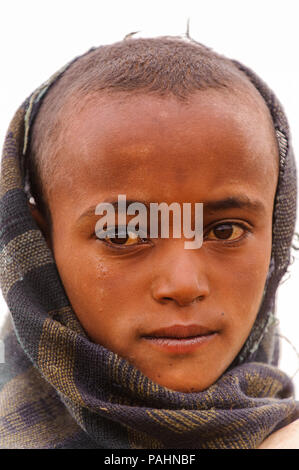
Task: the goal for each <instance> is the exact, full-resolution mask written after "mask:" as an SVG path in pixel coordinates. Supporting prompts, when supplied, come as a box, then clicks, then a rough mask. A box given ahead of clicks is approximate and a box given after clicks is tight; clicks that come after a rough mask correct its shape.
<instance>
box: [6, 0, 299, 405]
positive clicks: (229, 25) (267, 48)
mask: <svg viewBox="0 0 299 470" xmlns="http://www.w3.org/2000/svg"><path fill="white" fill-rule="evenodd" d="M298 14H299V2H298V1H297V0H284V1H283V2H282V1H281V0H279V1H278V0H250V1H249V0H208V1H206V0H205V1H202V0H197V1H196V0H189V1H188V0H184V1H176V0H172V1H170V0H159V1H157V0H151V1H147V0H146V1H144V0H139V1H136V0H125V1H124V0H118V1H115V0H114V1H113V0H109V1H107V0H106V1H101V0H97V1H96V0H84V1H83V0H59V1H57V0H51V1H48V0H26V1H24V0H9V1H1V2H0V57H1V74H0V141H1V145H2V143H3V139H4V136H5V132H6V130H7V127H8V124H9V121H10V119H11V118H12V116H13V113H14V112H15V111H16V109H17V107H18V106H19V105H20V104H21V103H22V102H23V100H24V99H25V98H26V97H27V96H28V95H29V94H30V93H31V92H32V91H33V90H34V89H35V88H36V87H37V86H39V85H40V84H41V83H42V82H43V81H45V80H46V79H47V78H48V77H49V76H50V75H52V73H54V72H55V71H56V70H58V69H59V68H60V67H61V66H62V65H64V64H65V63H66V62H68V61H69V60H70V59H72V58H73V57H75V56H77V55H80V54H82V53H83V52H85V51H87V50H88V49H89V48H90V47H92V46H98V45H101V44H107V43H111V42H115V41H118V40H121V39H123V37H124V36H125V35H126V34H128V33H130V32H133V31H140V33H139V36H143V37H146V36H147V37H149V36H160V35H183V34H184V33H185V31H186V25H187V19H188V18H190V35H191V36H192V37H193V38H194V39H196V40H197V41H199V42H201V43H203V44H205V45H207V46H209V47H212V48H213V49H214V50H215V51H217V52H220V53H222V54H224V55H226V56H228V57H231V58H234V59H237V60H239V61H240V62H243V63H244V65H247V66H249V67H250V68H252V69H253V70H254V71H255V72H256V73H258V74H259V75H260V77H261V78H263V79H264V80H265V81H266V83H268V85H269V86H270V87H271V88H272V89H273V91H274V92H275V93H276V95H277V96H278V98H279V99H280V101H281V103H282V104H283V106H284V108H285V111H286V113H287V116H288V119H289V122H290V126H291V131H292V136H293V146H294V149H295V154H296V158H297V162H298V159H299V135H298V126H299V86H298V83H299V65H298V52H297V48H298V44H299V28H298ZM297 230H298V224H297ZM298 231H299V230H298ZM296 257H297V260H295V263H294V264H293V265H292V267H291V269H290V278H289V279H288V280H287V281H286V282H285V283H283V284H282V285H281V287H280V289H279V295H278V317H279V320H280V332H281V334H282V335H283V336H285V337H286V338H287V339H282V342H281V347H282V356H281V362H280V367H281V369H283V370H284V371H286V372H287V373H288V374H289V375H290V376H293V374H295V372H296V370H297V369H298V357H297V355H296V353H295V351H294V348H296V349H297V351H299V315H298V303H299V260H298V258H299V252H298V254H297V255H296ZM6 309H7V308H6V304H5V302H4V300H3V299H2V297H1V295H0V323H1V319H2V318H3V315H4V313H5V311H6ZM289 342H291V343H292V345H293V346H291V345H290V343H289ZM294 381H295V384H296V396H297V398H298V396H299V372H298V373H297V375H296V376H295V379H294Z"/></svg>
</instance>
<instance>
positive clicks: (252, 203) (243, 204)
mask: <svg viewBox="0 0 299 470" xmlns="http://www.w3.org/2000/svg"><path fill="white" fill-rule="evenodd" d="M106 202H107V201H106ZM134 202H140V203H142V204H144V205H145V206H146V208H147V209H150V203H149V202H148V201H137V200H127V201H126V206H127V207H128V206H129V205H130V204H132V203H134ZM110 204H111V205H112V206H113V207H114V208H115V209H116V210H117V207H118V202H117V201H112V202H110ZM96 207H97V206H90V207H88V209H86V211H84V212H83V213H82V214H81V215H80V216H79V218H78V220H77V222H79V221H81V220H82V219H84V218H86V217H95V216H96V213H95V210H96ZM203 208H204V210H205V211H207V212H216V211H221V210H226V209H248V210H250V211H253V212H259V213H261V214H264V213H266V208H265V206H264V204H263V202H262V201H260V200H258V199H254V200H253V199H250V198H249V197H248V196H247V195H243V194H242V195H238V196H229V197H227V198H224V199H219V200H217V201H207V202H204V203H203Z"/></svg>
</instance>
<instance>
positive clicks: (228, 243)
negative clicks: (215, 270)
mask: <svg viewBox="0 0 299 470" xmlns="http://www.w3.org/2000/svg"><path fill="white" fill-rule="evenodd" d="M221 226H231V227H238V228H241V229H242V230H243V233H242V234H241V235H240V236H239V237H237V238H235V239H233V240H227V239H221V238H216V236H215V238H214V239H209V238H207V236H206V235H203V240H204V241H208V242H216V243H222V244H223V245H225V246H231V247H233V246H238V245H239V244H240V243H241V242H242V241H243V240H244V239H245V238H247V236H248V235H249V234H250V233H251V231H252V230H251V229H250V228H249V227H248V226H247V225H245V224H243V223H241V222H236V221H227V220H225V221H220V222H217V224H214V225H213V226H211V227H209V229H208V230H206V234H210V233H211V232H212V231H213V230H215V229H217V228H219V227H221ZM126 228H127V227H126ZM119 229H121V227H119ZM138 237H139V236H138ZM95 238H96V239H97V240H98V241H100V242H102V243H104V244H105V245H106V246H107V247H108V248H110V249H113V250H126V251H129V250H132V249H135V248H136V247H140V246H143V245H149V244H150V243H151V240H150V239H149V238H146V237H143V238H141V240H142V241H140V242H138V243H133V244H130V245H125V244H118V243H112V242H109V237H106V238H104V239H99V238H98V237H97V236H96V235H95ZM111 238H116V237H110V239H111ZM139 238H140V237H139ZM124 240H125V239H124Z"/></svg>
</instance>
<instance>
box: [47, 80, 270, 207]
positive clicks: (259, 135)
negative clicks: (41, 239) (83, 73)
mask: <svg viewBox="0 0 299 470" xmlns="http://www.w3.org/2000/svg"><path fill="white" fill-rule="evenodd" d="M78 104H79V107H78ZM74 110H75V112H74ZM60 134H61V137H60V139H61V145H60V151H59V152H58V154H57V158H59V167H60V169H61V170H60V172H58V174H56V175H55V190H56V191H55V192H56V194H61V192H62V193H63V192H67V191H69V190H70V189H71V190H72V194H73V196H75V195H77V196H78V197H81V196H83V194H84V195H86V196H87V195H88V194H89V195H90V196H91V195H95V194H99V195H101V196H103V194H104V195H106V194H107V197H108V194H109V193H111V192H114V193H115V194H117V193H118V194H119V193H122V192H124V191H126V192H128V191H129V192H130V191H131V190H132V189H133V188H134V190H135V193H138V192H139V193H142V196H148V197H149V198H151V197H153V196H155V195H156V199H158V198H163V197H164V200H166V199H167V197H168V198H169V197H170V196H172V197H175V196H177V195H178V191H180V190H181V189H182V185H183V187H184V189H186V188H189V193H188V195H189V196H190V199H192V198H194V197H196V198H197V200H198V197H199V196H200V194H198V188H199V187H200V186H203V187H205V188H206V189H207V185H210V187H215V185H216V186H218V187H220V186H223V185H224V183H225V185H226V186H227V188H228V187H229V186H230V185H231V186H233V185H235V186H236V185H243V186H244V187H249V186H250V185H251V186H254V187H260V188H261V189H262V188H263V190H264V191H265V188H267V185H268V186H269V191H270V192H271V194H272V192H273V186H274V185H275V183H276V174H277V166H278V153H277V143H276V139H275V137H274V131H273V124H272V122H271V118H270V115H269V112H268V110H267V107H266V105H265V103H264V102H263V99H262V98H261V97H260V96H259V95H258V92H255V91H252V90H251V89H250V88H249V89H248V90H247V91H246V89H245V90H237V91H235V92H233V91H227V90H221V91H219V90H205V91H200V92H197V93H195V94H194V95H192V96H191V97H190V100H189V101H188V103H185V102H180V101H178V100H177V99H176V98H171V97H158V96H154V95H149V94H147V95H146V94H144V95H142V94H136V95H135V94H134V95H131V96H129V95H122V94H120V93H119V94H115V95H112V96H107V95H89V96H88V97H87V98H85V99H84V98H83V99H82V100H81V101H78V103H77V107H74V104H73V103H72V102H69V103H68V105H67V106H66V108H65V113H64V121H63V126H62V130H61V133H60ZM203 180H204V184H203ZM199 183H201V184H199ZM192 188H194V191H192ZM146 192H147V193H148V194H145V193H146ZM153 193H155V194H153ZM134 196H135V195H134ZM137 196H138V194H136V197H137ZM185 196H186V194H185ZM87 197H88V196H87ZM92 197H94V196H92ZM176 199H177V198H176ZM174 200H175V199H174Z"/></svg>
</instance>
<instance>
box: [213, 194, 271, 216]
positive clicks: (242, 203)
mask: <svg viewBox="0 0 299 470" xmlns="http://www.w3.org/2000/svg"><path fill="white" fill-rule="evenodd" d="M225 209H248V210H250V211H252V212H259V213H260V214H265V213H266V208H265V205H264V204H263V202H262V201H261V200H259V199H250V198H249V197H248V196H247V195H245V194H241V195H238V196H229V197H227V198H224V199H220V200H218V201H207V202H205V203H204V210H206V211H209V212H214V211H221V210H225Z"/></svg>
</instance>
